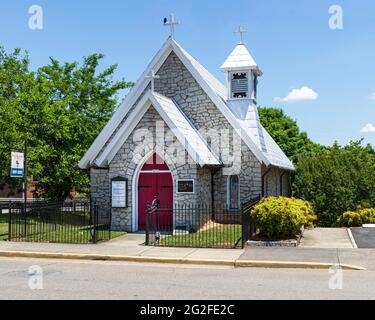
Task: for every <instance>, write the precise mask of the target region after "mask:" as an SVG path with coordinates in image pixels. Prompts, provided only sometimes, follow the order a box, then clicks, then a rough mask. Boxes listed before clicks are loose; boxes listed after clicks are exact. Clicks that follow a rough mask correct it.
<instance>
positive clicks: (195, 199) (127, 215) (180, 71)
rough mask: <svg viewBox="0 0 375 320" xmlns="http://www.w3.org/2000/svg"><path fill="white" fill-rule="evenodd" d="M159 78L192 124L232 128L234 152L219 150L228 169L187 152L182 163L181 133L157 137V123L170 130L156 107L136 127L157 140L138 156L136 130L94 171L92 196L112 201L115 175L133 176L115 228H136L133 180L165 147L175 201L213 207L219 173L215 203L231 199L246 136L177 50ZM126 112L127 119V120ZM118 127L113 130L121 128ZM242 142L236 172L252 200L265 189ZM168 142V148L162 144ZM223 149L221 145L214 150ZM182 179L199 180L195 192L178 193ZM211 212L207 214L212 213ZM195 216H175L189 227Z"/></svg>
mask: <svg viewBox="0 0 375 320" xmlns="http://www.w3.org/2000/svg"><path fill="white" fill-rule="evenodd" d="M157 74H158V76H160V78H159V79H156V80H155V91H156V92H159V93H161V94H163V95H165V96H167V97H169V98H171V99H174V100H175V101H176V103H177V104H178V105H179V107H180V108H181V109H182V111H183V112H184V113H185V115H186V116H187V117H188V118H189V120H190V121H191V123H192V124H193V125H194V126H195V127H196V129H198V130H202V129H206V130H207V129H215V130H216V131H217V132H221V133H222V131H221V130H227V131H228V132H229V133H230V134H229V141H230V143H229V146H228V149H229V151H230V152H229V153H230V157H229V158H225V157H224V156H223V155H220V156H221V158H222V160H223V162H224V163H225V165H226V167H225V168H224V169H223V168H221V169H219V170H217V169H214V168H201V167H199V166H197V165H196V164H195V163H194V161H193V160H192V159H191V157H190V156H189V155H187V153H186V152H185V151H184V156H185V158H186V159H187V163H185V164H181V165H178V164H176V163H175V161H173V159H172V154H171V152H172V151H171V150H170V149H169V147H170V146H171V145H172V144H174V145H176V146H178V147H181V145H180V144H179V142H178V141H177V139H176V137H174V136H173V137H172V138H173V139H172V140H171V141H166V142H165V143H164V141H157V140H156V129H155V125H156V122H158V123H163V124H164V128H165V132H166V131H167V130H168V129H169V128H168V126H167V125H166V124H165V123H164V121H163V120H162V118H161V117H160V115H159V114H158V113H157V112H156V110H155V109H154V108H153V107H151V108H150V109H149V110H148V111H147V112H146V114H145V115H144V117H143V118H142V120H141V121H140V123H139V124H138V125H137V127H136V129H135V131H136V130H138V129H142V128H148V129H149V130H150V131H151V132H152V135H153V137H154V141H153V142H152V143H151V144H150V145H148V146H147V148H146V149H145V150H143V151H142V152H141V153H140V154H137V155H135V148H136V143H135V140H134V139H135V138H136V137H135V135H134V132H133V133H132V134H131V135H130V136H129V138H128V139H127V141H126V142H125V143H124V145H123V146H122V148H121V149H120V150H119V152H118V153H117V154H116V156H115V157H114V159H113V160H112V161H111V163H110V164H109V169H108V170H107V171H105V170H96V169H95V170H94V169H92V170H91V180H92V186H91V191H92V198H93V199H106V200H105V201H109V197H110V189H109V188H110V179H111V178H114V177H117V176H122V177H125V178H127V179H128V182H129V183H128V196H129V197H128V204H129V207H128V208H126V209H113V211H112V216H113V219H112V228H113V229H114V230H124V231H129V232H130V231H132V229H133V225H132V224H133V220H132V205H133V203H132V201H133V194H132V192H133V180H134V179H136V177H135V174H136V169H137V167H138V165H139V163H140V161H141V160H142V159H143V158H144V157H145V156H146V155H147V154H149V153H150V152H151V151H152V150H156V151H157V152H158V150H160V149H165V150H168V151H167V152H166V153H165V154H160V153H159V152H158V153H159V155H160V156H161V157H162V158H163V159H164V160H165V162H166V163H167V164H168V166H169V168H170V170H171V173H172V177H173V181H174V190H173V196H174V202H175V203H179V204H185V205H188V204H192V205H197V204H200V205H202V204H203V205H206V206H211V203H212V197H211V194H212V189H211V188H212V186H211V175H212V174H213V173H215V174H214V186H213V188H214V201H215V205H216V206H225V205H226V201H227V179H228V174H229V172H228V169H229V168H230V167H231V166H232V162H233V159H231V156H232V155H233V154H234V151H237V150H238V148H237V146H238V144H236V145H235V147H233V141H241V139H240V138H239V137H238V135H237V133H233V131H232V130H233V129H232V127H231V125H230V124H229V122H228V121H227V120H226V118H225V117H224V116H223V115H222V114H221V113H220V111H219V110H218V109H217V107H216V106H215V105H214V103H213V102H212V101H211V99H210V98H209V97H208V95H207V94H206V93H205V92H204V91H203V89H202V88H201V87H200V86H199V84H198V83H197V82H196V80H195V79H194V78H193V76H192V75H191V74H190V72H189V71H188V70H187V69H186V68H185V66H184V65H183V64H182V62H181V61H180V60H179V59H178V57H177V56H176V55H175V54H174V53H173V52H172V53H171V54H170V56H169V57H168V58H167V60H166V61H165V63H164V64H163V65H162V67H161V68H160V69H159V71H158V72H157ZM133 107H134V106H133ZM126 118H127V117H125V118H124V119H123V121H122V123H123V122H124V121H125V120H126ZM117 130H118V128H117V129H116V130H115V131H114V132H117ZM207 136H208V138H207V141H210V142H211V143H212V147H213V148H214V149H215V147H216V146H219V141H220V136H217V135H215V134H211V133H209V132H208V134H207ZM239 143H240V144H241V152H240V154H239V155H237V157H239V158H240V160H241V166H240V168H238V170H237V171H235V172H233V174H238V175H239V178H240V200H241V202H244V201H247V200H249V199H250V198H252V197H255V196H258V195H259V194H261V193H262V181H261V180H262V179H261V176H262V166H261V164H260V162H259V161H258V160H257V159H256V157H255V155H254V154H253V153H252V152H251V150H250V149H249V148H248V147H247V146H246V144H245V143H244V142H239ZM163 147H165V148H163ZM214 151H215V152H216V153H217V154H219V150H217V149H216V150H214ZM277 174H279V173H278V172H275V173H271V174H270V176H269V177H268V178H267V179H268V182H267V189H268V191H267V192H269V193H270V194H271V193H273V192H274V193H276V194H277V188H278V185H280V184H279V183H277V181H278V180H277ZM177 179H194V180H195V193H194V194H178V193H177V190H176V180H177ZM209 216H210V215H207V217H209ZM194 221H195V222H196V220H194V217H192V218H191V219H188V221H186V220H184V221H182V219H180V218H179V217H178V216H176V217H175V224H176V225H181V224H184V223H185V224H188V225H190V227H195V222H194Z"/></svg>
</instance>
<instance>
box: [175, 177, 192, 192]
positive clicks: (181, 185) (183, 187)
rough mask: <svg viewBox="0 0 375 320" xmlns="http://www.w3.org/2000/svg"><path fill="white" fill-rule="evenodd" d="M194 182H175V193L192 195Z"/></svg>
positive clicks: (189, 180)
mask: <svg viewBox="0 0 375 320" xmlns="http://www.w3.org/2000/svg"><path fill="white" fill-rule="evenodd" d="M194 192H195V190H194V180H193V179H187V180H177V193H194Z"/></svg>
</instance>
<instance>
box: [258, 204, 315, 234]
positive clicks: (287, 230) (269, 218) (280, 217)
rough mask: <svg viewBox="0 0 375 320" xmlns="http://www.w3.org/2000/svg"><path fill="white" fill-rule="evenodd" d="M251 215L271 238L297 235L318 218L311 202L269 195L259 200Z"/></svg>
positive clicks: (263, 232) (261, 231)
mask: <svg viewBox="0 0 375 320" xmlns="http://www.w3.org/2000/svg"><path fill="white" fill-rule="evenodd" d="M251 216H252V218H253V220H254V223H255V225H256V227H257V228H259V230H260V233H261V234H262V235H264V236H267V237H269V238H285V237H289V236H295V235H296V234H297V233H298V232H299V231H300V229H301V228H302V226H305V225H309V224H312V223H313V221H315V220H316V216H315V215H314V212H313V209H312V207H311V205H310V203H308V202H306V201H303V200H300V199H294V198H284V197H280V198H274V197H269V198H265V199H263V200H262V201H261V202H259V203H258V204H257V205H256V206H255V207H254V208H253V210H252V212H251Z"/></svg>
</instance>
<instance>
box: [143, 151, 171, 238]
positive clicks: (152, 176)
mask: <svg viewBox="0 0 375 320" xmlns="http://www.w3.org/2000/svg"><path fill="white" fill-rule="evenodd" d="M156 194H157V195H158V198H159V200H160V210H159V211H158V213H157V217H156V224H157V228H158V230H159V231H170V230H172V228H173V210H172V208H173V179H172V175H171V173H170V171H169V168H168V166H167V164H166V163H165V162H164V161H163V160H162V159H161V158H160V157H159V156H158V155H157V154H154V155H153V156H152V158H150V159H149V161H147V162H146V164H145V165H144V166H143V168H142V170H141V172H140V175H139V180H138V229H139V230H145V228H146V206H147V203H149V204H150V205H151V204H152V201H153V200H154V199H155V195H156Z"/></svg>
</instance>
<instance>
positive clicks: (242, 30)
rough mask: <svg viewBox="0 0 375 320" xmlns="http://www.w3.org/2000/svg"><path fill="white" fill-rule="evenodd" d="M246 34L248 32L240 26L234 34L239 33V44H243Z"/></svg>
mask: <svg viewBox="0 0 375 320" xmlns="http://www.w3.org/2000/svg"><path fill="white" fill-rule="evenodd" d="M246 32H247V30H246V29H245V28H244V27H242V26H239V27H238V30H237V31H235V32H234V33H238V34H239V35H240V43H239V44H243V34H244V33H246Z"/></svg>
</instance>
